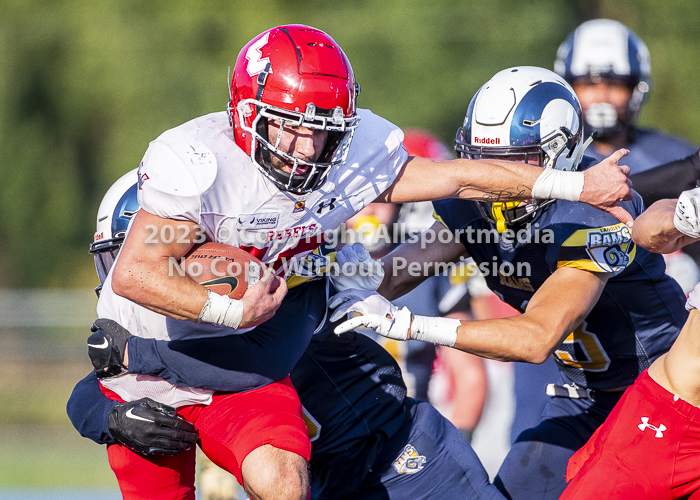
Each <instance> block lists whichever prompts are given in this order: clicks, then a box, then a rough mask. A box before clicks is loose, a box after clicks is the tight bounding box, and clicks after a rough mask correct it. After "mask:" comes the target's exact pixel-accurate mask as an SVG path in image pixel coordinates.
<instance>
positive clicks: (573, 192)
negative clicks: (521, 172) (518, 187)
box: [532, 168, 583, 201]
mask: <svg viewBox="0 0 700 500" xmlns="http://www.w3.org/2000/svg"><path fill="white" fill-rule="evenodd" d="M582 191H583V172H564V171H562V170H556V169H554V168H545V169H544V171H543V172H542V173H541V174H540V176H539V177H538V178H537V180H536V181H535V185H534V186H532V197H533V198H534V199H536V200H551V199H557V200H569V201H578V200H579V198H580V197H581V192H582Z"/></svg>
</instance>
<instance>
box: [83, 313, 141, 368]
mask: <svg viewBox="0 0 700 500" xmlns="http://www.w3.org/2000/svg"><path fill="white" fill-rule="evenodd" d="M90 330H91V331H93V332H95V333H93V334H92V335H90V336H89V337H88V340H87V345H88V356H90V361H91V362H92V366H94V367H95V375H97V377H98V378H103V377H113V376H115V375H120V374H122V373H126V372H127V369H126V367H125V366H124V350H125V349H126V343H127V342H128V341H129V338H130V337H133V335H131V334H130V333H129V332H128V330H127V329H126V328H124V327H122V326H121V325H120V324H119V323H117V322H116V321H112V320H111V319H98V320H97V321H95V323H93V325H92V326H91V327H90Z"/></svg>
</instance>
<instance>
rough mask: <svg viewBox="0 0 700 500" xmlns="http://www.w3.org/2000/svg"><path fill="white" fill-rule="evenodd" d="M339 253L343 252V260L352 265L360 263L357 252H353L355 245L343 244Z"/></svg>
mask: <svg viewBox="0 0 700 500" xmlns="http://www.w3.org/2000/svg"><path fill="white" fill-rule="evenodd" d="M360 246H361V245H360ZM341 253H342V254H343V257H344V258H345V262H347V263H349V264H352V265H354V266H356V265H358V264H359V263H360V261H359V260H358V258H357V254H356V253H355V245H345V246H344V247H343V249H342V250H341Z"/></svg>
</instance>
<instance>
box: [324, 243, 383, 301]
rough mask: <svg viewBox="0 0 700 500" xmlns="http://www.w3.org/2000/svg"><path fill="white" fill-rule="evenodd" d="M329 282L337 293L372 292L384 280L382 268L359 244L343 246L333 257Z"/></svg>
mask: <svg viewBox="0 0 700 500" xmlns="http://www.w3.org/2000/svg"><path fill="white" fill-rule="evenodd" d="M332 267H333V271H332V272H331V273H330V277H331V282H332V283H333V286H335V289H336V290H338V291H339V292H342V291H344V290H349V289H351V288H356V289H358V290H369V291H372V292H374V291H375V290H376V289H377V288H379V285H381V284H382V280H383V279H384V268H383V267H382V265H381V263H380V262H379V261H378V260H374V259H373V258H372V257H371V256H370V255H369V252H368V251H367V249H366V248H365V247H363V246H362V244H361V243H353V244H352V245H345V246H344V247H343V248H342V249H341V250H340V251H338V253H336V255H335V263H334V264H333V266H332Z"/></svg>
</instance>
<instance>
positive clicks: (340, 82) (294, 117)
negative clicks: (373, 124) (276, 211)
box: [228, 25, 360, 194]
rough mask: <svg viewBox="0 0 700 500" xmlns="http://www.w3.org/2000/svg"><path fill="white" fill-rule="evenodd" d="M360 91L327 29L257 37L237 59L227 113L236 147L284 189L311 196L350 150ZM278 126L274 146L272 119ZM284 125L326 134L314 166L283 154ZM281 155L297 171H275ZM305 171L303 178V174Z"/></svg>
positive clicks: (292, 29)
mask: <svg viewBox="0 0 700 500" xmlns="http://www.w3.org/2000/svg"><path fill="white" fill-rule="evenodd" d="M358 94H359V85H357V83H356V82H355V76H354V74H353V72H352V68H351V67H350V62H349V61H348V59H347V57H346V56H345V54H344V53H343V51H342V50H341V49H340V47H339V46H338V44H337V43H335V42H334V41H333V39H332V38H331V37H330V36H328V35H327V34H326V33H324V32H323V31H320V30H318V29H316V28H311V27H309V26H303V25H289V26H278V27H276V28H272V29H270V30H267V31H265V32H263V33H261V34H260V35H258V36H256V37H255V38H253V39H252V40H251V41H250V42H249V43H248V44H247V45H246V46H245V47H243V49H242V50H241V52H240V54H238V59H237V60H236V66H235V68H234V70H233V79H232V80H231V101H230V104H229V107H228V110H229V117H230V119H231V125H232V126H233V135H234V138H235V140H236V144H237V145H238V146H239V147H240V148H241V149H242V150H243V151H245V152H246V153H247V154H249V155H250V158H251V159H252V160H253V163H255V164H256V165H257V166H258V168H260V169H261V171H262V172H263V174H265V175H266V176H267V177H268V178H269V179H270V180H271V181H272V182H274V183H275V184H276V185H277V186H278V187H279V188H280V189H283V190H286V191H290V192H292V193H296V194H302V193H308V192H310V191H313V190H314V189H317V188H318V187H320V186H321V184H323V182H324V181H325V179H326V176H327V175H328V172H329V170H330V168H331V167H333V166H334V165H337V164H339V163H340V162H341V161H342V159H343V157H344V155H345V152H346V151H347V147H348V145H349V144H350V140H351V139H352V135H353V131H354V129H355V127H356V126H357V124H358V122H359V120H360V118H359V116H357V115H356V114H355V100H356V99H357V95H358ZM268 119H271V120H275V121H276V122H279V124H280V133H279V134H278V138H277V141H276V144H271V143H270V142H269V139H268V133H267V120H268ZM284 127H307V128H310V129H316V130H326V131H328V139H327V141H326V144H325V147H324V149H323V151H322V153H321V155H320V156H319V158H318V160H317V161H315V162H311V161H307V160H302V159H298V158H294V157H293V156H291V155H290V154H287V152H286V151H281V150H279V148H278V146H279V142H280V138H281V136H282V133H281V131H282V129H283V128H284ZM273 155H274V156H275V157H277V158H279V159H281V160H282V161H284V162H285V163H287V164H289V165H290V167H291V168H292V171H291V173H286V172H283V171H281V170H279V169H276V168H274V167H273V166H272V165H271V163H270V160H271V157H272V156H273ZM299 167H302V168H301V170H302V171H304V172H303V173H297V169H298V168H299Z"/></svg>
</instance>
